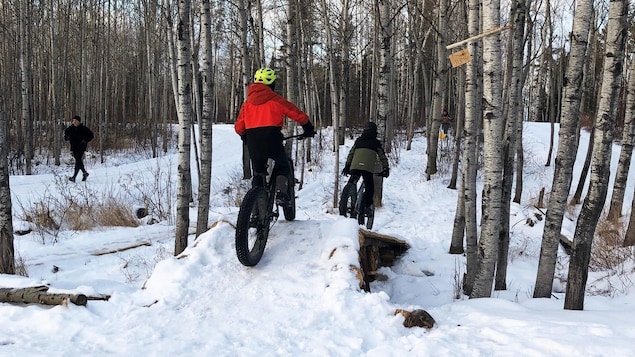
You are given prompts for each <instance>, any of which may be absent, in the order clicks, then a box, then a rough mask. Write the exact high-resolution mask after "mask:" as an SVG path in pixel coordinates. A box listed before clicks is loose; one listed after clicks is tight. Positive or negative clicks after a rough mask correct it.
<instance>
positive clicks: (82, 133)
mask: <svg viewBox="0 0 635 357" xmlns="http://www.w3.org/2000/svg"><path fill="white" fill-rule="evenodd" d="M64 140H66V141H70V142H71V152H72V153H73V157H74V158H75V172H74V173H73V176H71V177H69V178H68V179H69V180H70V181H72V182H75V178H76V177H77V174H78V173H79V171H80V170H81V171H82V173H83V176H82V181H86V179H87V178H88V171H86V168H85V167H84V152H85V151H86V148H87V147H88V142H89V141H91V140H93V132H92V131H91V130H90V129H88V127H87V126H85V125H84V124H82V118H80V116H79V115H76V116H74V117H73V124H72V125H71V126H69V127H68V128H66V130H65V131H64Z"/></svg>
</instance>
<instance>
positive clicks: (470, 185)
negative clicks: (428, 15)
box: [452, 0, 482, 295]
mask: <svg viewBox="0 0 635 357" xmlns="http://www.w3.org/2000/svg"><path fill="white" fill-rule="evenodd" d="M480 13H481V2H480V0H469V2H468V13H467V18H468V36H470V37H472V36H476V35H478V34H479V33H480V22H481V20H480V19H481V16H480ZM481 48H482V47H481V42H480V41H473V42H470V43H469V44H468V49H469V50H470V54H471V55H472V61H470V62H469V63H468V64H467V67H466V72H465V126H464V131H463V146H462V147H463V150H462V154H461V156H462V158H463V180H462V181H463V183H462V184H461V192H459V194H460V195H461V196H462V200H463V202H464V203H463V204H464V208H463V210H464V212H465V249H466V260H467V268H466V274H465V277H464V279H463V293H464V294H466V295H471V293H472V288H473V286H474V279H475V277H476V272H477V269H478V254H477V242H478V222H477V221H476V198H477V192H476V174H477V171H478V152H479V149H478V147H479V145H478V133H479V131H480V127H481V125H480V123H481V103H482V101H481V99H480V97H479V93H480V92H479V87H481V81H482V77H481V72H480V62H481V61H480V58H481ZM460 201H461V200H459V202H460ZM460 212H461V209H457V215H458V214H460ZM459 219H460V218H459ZM456 221H457V219H455V222H456ZM459 236H461V237H462V236H463V232H462V231H461V227H460V226H459V225H457V224H455V225H454V229H453V232H452V237H453V238H452V241H453V242H454V243H453V247H454V249H457V248H456V247H457V246H458V237H459Z"/></svg>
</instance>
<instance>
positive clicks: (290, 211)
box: [282, 160, 295, 221]
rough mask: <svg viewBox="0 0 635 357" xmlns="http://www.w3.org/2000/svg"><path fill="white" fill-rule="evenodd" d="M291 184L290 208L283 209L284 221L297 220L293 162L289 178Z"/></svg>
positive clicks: (290, 162)
mask: <svg viewBox="0 0 635 357" xmlns="http://www.w3.org/2000/svg"><path fill="white" fill-rule="evenodd" d="M287 182H288V184H289V200H290V201H289V203H290V205H289V207H282V213H284V219H286V220H287V221H293V220H294V219H295V176H294V175H293V161H292V160H289V176H287Z"/></svg>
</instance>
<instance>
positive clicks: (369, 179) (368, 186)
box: [351, 169, 375, 208]
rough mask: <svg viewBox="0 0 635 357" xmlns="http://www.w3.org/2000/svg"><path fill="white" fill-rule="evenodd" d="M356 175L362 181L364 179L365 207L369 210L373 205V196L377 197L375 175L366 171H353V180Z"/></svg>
mask: <svg viewBox="0 0 635 357" xmlns="http://www.w3.org/2000/svg"><path fill="white" fill-rule="evenodd" d="M355 175H357V176H361V177H362V179H364V187H365V189H364V206H365V207H366V208H368V207H370V205H371V204H373V196H374V195H375V175H374V174H373V173H372V172H369V171H366V170H357V169H353V170H351V180H352V179H353V177H354V176H355ZM355 181H357V180H355Z"/></svg>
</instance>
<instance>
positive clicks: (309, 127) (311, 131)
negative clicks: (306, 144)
mask: <svg viewBox="0 0 635 357" xmlns="http://www.w3.org/2000/svg"><path fill="white" fill-rule="evenodd" d="M302 129H303V130H304V132H303V133H302V137H303V138H312V137H314V136H315V128H314V127H313V124H311V122H310V121H309V122H307V123H306V124H304V125H302Z"/></svg>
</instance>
